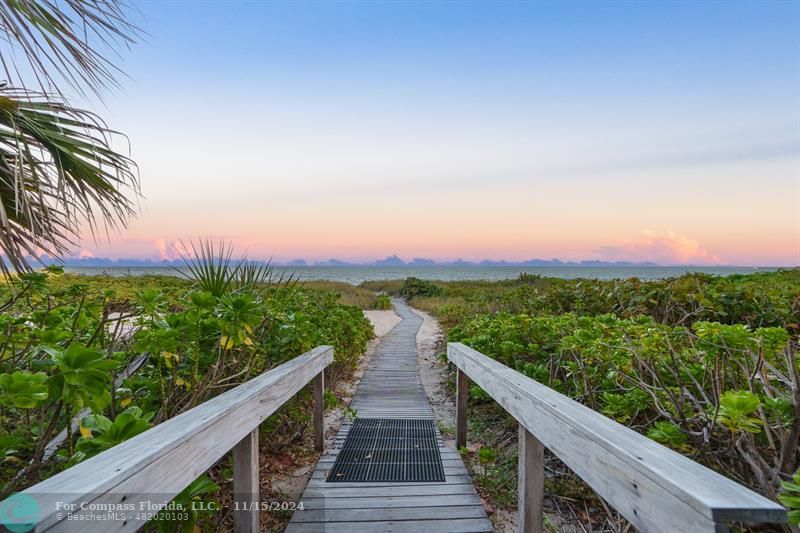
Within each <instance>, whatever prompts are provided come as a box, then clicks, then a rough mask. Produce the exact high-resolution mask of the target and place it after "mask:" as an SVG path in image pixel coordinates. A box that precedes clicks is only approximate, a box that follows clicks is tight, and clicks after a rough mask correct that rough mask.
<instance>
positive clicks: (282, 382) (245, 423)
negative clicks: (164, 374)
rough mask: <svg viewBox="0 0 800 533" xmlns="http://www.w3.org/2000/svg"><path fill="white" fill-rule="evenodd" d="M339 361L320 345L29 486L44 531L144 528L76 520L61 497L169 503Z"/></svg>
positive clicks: (135, 523) (137, 524)
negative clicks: (334, 362)
mask: <svg viewBox="0 0 800 533" xmlns="http://www.w3.org/2000/svg"><path fill="white" fill-rule="evenodd" d="M332 361H333V348H332V347H330V346H320V347H317V348H315V349H313V350H311V351H309V352H307V353H305V354H303V355H301V356H299V357H296V358H294V359H292V360H290V361H288V362H286V363H284V364H282V365H280V366H279V367H277V368H275V369H273V370H270V371H269V372H266V373H264V374H262V375H260V376H258V377H256V378H254V379H252V380H250V381H248V382H247V383H244V384H242V385H240V386H238V387H236V388H234V389H231V390H229V391H227V392H225V393H223V394H221V395H219V396H217V397H216V398H213V399H211V400H209V401H207V402H205V403H202V404H201V405H198V406H197V407H195V408H194V409H190V410H189V411H186V412H184V413H181V414H180V415H178V416H176V417H174V418H171V419H169V420H167V421H165V422H163V423H161V424H158V425H157V426H155V427H154V428H152V429H150V430H148V431H145V432H144V433H142V434H140V435H137V436H136V437H134V438H132V439H130V440H127V441H125V442H123V443H121V444H119V445H117V446H115V447H113V448H112V449H110V450H108V451H105V452H103V453H101V454H99V455H97V456H95V457H92V458H91V459H88V460H86V461H84V462H82V463H79V464H77V465H76V466H74V467H72V468H70V469H68V470H65V471H64V472H61V473H59V474H56V475H55V476H53V477H51V478H49V479H46V480H45V481H42V482H41V483H38V484H36V485H34V486H33V487H30V488H28V489H27V490H25V491H24V493H25V494H28V495H30V496H32V497H33V498H34V499H35V500H36V502H37V503H38V505H39V508H40V509H41V515H40V516H41V518H40V520H39V522H38V523H37V525H36V531H37V532H38V531H46V530H48V529H51V528H52V529H54V530H57V531H60V532H61V531H65V532H72V531H76V532H77V531H81V532H93V531H98V532H104V533H106V532H108V533H111V532H115V531H136V530H137V529H138V528H140V527H141V526H142V525H143V522H141V521H137V520H136V517H135V515H134V517H133V518H131V519H128V520H125V521H94V522H89V521H82V520H69V519H68V517H69V515H70V513H65V512H63V510H59V506H58V504H59V503H60V504H61V505H62V508H63V505H65V504H70V505H76V506H78V508H79V506H80V504H81V503H84V502H86V503H87V504H120V503H137V502H151V503H152V504H153V508H152V509H151V510H152V511H155V510H157V509H158V508H160V507H162V506H163V505H165V504H166V503H167V501H169V499H171V498H173V497H174V496H175V495H176V494H178V493H179V492H180V491H181V490H183V489H184V488H185V487H186V486H187V485H189V483H191V482H192V481H194V480H195V479H196V478H197V477H198V476H200V475H201V474H202V473H204V472H205V471H206V470H208V468H209V467H211V466H212V465H213V464H214V463H215V462H217V461H218V460H219V459H220V458H221V457H222V456H223V455H224V454H226V453H227V452H228V451H229V450H231V449H232V448H233V447H234V446H235V445H236V444H237V443H239V442H240V441H241V440H242V439H243V438H244V437H245V436H247V434H249V433H250V432H251V431H253V430H254V429H255V428H257V427H258V425H259V424H260V423H261V422H262V421H263V420H265V419H266V418H267V417H268V416H270V415H271V414H272V413H274V412H275V411H276V410H277V409H278V408H280V406H281V405H283V404H284V403H285V402H286V401H287V400H289V399H290V398H292V396H294V395H295V394H296V393H297V392H298V391H299V390H300V389H302V388H303V387H304V386H305V385H306V384H307V383H308V382H309V381H311V380H312V379H313V378H314V377H315V376H316V375H317V374H319V373H320V372H322V370H323V369H324V368H325V367H326V366H328V365H329V364H330V363H331V362H332Z"/></svg>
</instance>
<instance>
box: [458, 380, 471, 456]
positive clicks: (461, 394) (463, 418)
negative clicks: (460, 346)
mask: <svg viewBox="0 0 800 533" xmlns="http://www.w3.org/2000/svg"><path fill="white" fill-rule="evenodd" d="M467 400H469V378H468V377H467V375H466V374H465V373H464V372H463V371H462V370H461V369H460V368H459V369H458V370H457V371H456V449H457V450H460V449H461V448H463V447H465V446H466V445H467Z"/></svg>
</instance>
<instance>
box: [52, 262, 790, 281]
mask: <svg viewBox="0 0 800 533" xmlns="http://www.w3.org/2000/svg"><path fill="white" fill-rule="evenodd" d="M65 270H66V271H67V272H73V273H75V274H84V275H110V276H144V275H167V276H176V275H179V274H178V273H177V272H176V271H175V270H174V269H172V268H170V267H166V266H164V267H117V266H115V267H65ZM775 270H778V268H771V267H641V266H639V267H637V266H631V267H612V266H609V267H591V266H563V267H549V266H548V267H512V266H492V267H483V266H466V267H457V266H419V267H414V266H299V267H275V272H276V274H277V275H280V274H283V275H286V276H288V275H290V274H293V275H294V276H295V277H297V278H299V279H301V280H330V281H343V282H345V283H352V284H354V285H357V284H359V283H361V282H363V281H370V280H386V279H405V278H407V277H411V276H414V277H417V278H423V279H430V280H441V281H455V280H488V281H498V280H503V279H513V278H516V277H517V276H519V275H520V274H521V273H523V272H524V273H526V274H535V275H539V276H548V277H554V278H564V279H575V278H589V279H621V278H640V279H645V280H649V279H662V278H671V277H675V276H680V275H681V274H685V273H687V272H704V273H707V274H714V275H718V276H728V275H731V274H752V273H753V272H770V271H775Z"/></svg>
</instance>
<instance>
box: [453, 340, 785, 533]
mask: <svg viewBox="0 0 800 533" xmlns="http://www.w3.org/2000/svg"><path fill="white" fill-rule="evenodd" d="M447 358H448V360H449V361H450V362H451V363H453V364H454V365H455V366H456V367H457V368H458V376H457V380H456V381H457V393H456V395H457V399H456V407H457V416H456V446H457V447H459V448H461V447H463V446H464V445H465V444H466V437H467V424H466V410H467V397H468V389H469V382H468V378H469V379H471V380H472V381H474V382H475V383H477V384H478V385H479V386H480V387H481V388H482V389H483V390H484V391H486V393H487V394H488V395H489V396H491V397H492V398H493V399H494V400H495V401H496V402H497V403H498V404H500V405H501V406H502V407H503V408H504V409H505V410H506V411H508V413H509V414H511V416H513V417H514V418H515V419H516V420H517V422H519V471H518V476H519V530H520V531H524V532H540V531H542V498H543V495H544V463H543V452H544V448H545V447H546V448H547V449H549V450H550V451H551V452H553V454H555V455H556V456H557V457H558V458H559V459H561V461H563V462H564V464H566V465H567V466H568V467H569V468H571V469H572V470H573V471H574V472H575V473H576V474H577V475H578V476H580V477H581V478H582V479H583V480H584V481H585V482H586V483H587V484H588V485H589V486H591V487H592V489H594V491H595V492H596V493H597V494H598V495H599V496H601V497H602V498H604V499H605V500H606V501H607V502H609V503H610V504H611V505H612V506H613V507H614V508H616V510H617V511H618V512H619V513H620V514H621V515H622V516H624V517H625V518H626V519H628V520H629V521H630V522H631V524H632V525H633V526H634V527H636V528H637V529H638V530H640V531H678V532H682V533H689V532H692V533H693V532H709V531H715V532H720V531H726V530H727V527H726V525H725V524H726V523H730V522H745V523H765V522H766V523H783V522H785V521H786V511H785V510H784V508H783V507H781V506H780V505H778V504H777V503H775V502H773V501H771V500H769V499H767V498H765V497H763V496H761V495H759V494H756V493H755V492H753V491H751V490H749V489H747V488H745V487H743V486H742V485H739V484H738V483H736V482H734V481H731V480H730V479H728V478H726V477H724V476H721V475H719V474H717V473H716V472H713V471H711V470H709V469H708V468H706V467H704V466H702V465H700V464H698V463H696V462H694V461H692V460H690V459H688V458H687V457H684V456H683V455H681V454H679V453H676V452H674V451H672V450H670V449H669V448H666V447H664V446H661V445H660V444H658V443H656V442H654V441H652V440H651V439H649V438H647V437H645V436H644V435H641V434H639V433H637V432H635V431H633V430H632V429H630V428H627V427H625V426H623V425H621V424H618V423H617V422H615V421H613V420H611V419H609V418H607V417H605V416H603V415H601V414H600V413H598V412H596V411H593V410H592V409H590V408H588V407H586V406H584V405H582V404H580V403H578V402H576V401H574V400H571V399H569V398H567V397H566V396H564V395H563V394H560V393H558V392H556V391H554V390H552V389H550V388H548V387H546V386H544V385H542V384H541V383H539V382H537V381H535V380H533V379H530V378H528V377H526V376H524V375H523V374H520V373H519V372H516V371H514V370H513V369H511V368H508V367H507V366H504V365H502V364H500V363H498V362H497V361H495V360H494V359H491V358H489V357H486V356H485V355H483V354H481V353H480V352H477V351H475V350H473V349H472V348H469V347H467V346H465V345H463V344H461V343H449V344H448V345H447Z"/></svg>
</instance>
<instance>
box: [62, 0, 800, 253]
mask: <svg viewBox="0 0 800 533" xmlns="http://www.w3.org/2000/svg"><path fill="white" fill-rule="evenodd" d="M137 6H138V9H139V11H138V12H137V13H135V14H134V16H133V19H134V21H135V22H136V23H137V24H138V25H139V26H141V27H142V29H143V30H144V31H146V32H147V35H146V37H145V39H144V42H142V43H140V44H137V45H135V46H133V47H132V48H131V49H130V51H127V50H126V51H122V52H120V58H119V60H118V61H117V63H118V64H119V66H120V67H121V68H122V70H124V72H125V73H126V77H125V78H121V80H120V81H121V85H122V87H121V89H120V90H117V91H112V92H110V93H107V94H106V95H105V97H104V99H103V101H102V102H100V101H96V100H91V101H89V102H87V104H86V105H87V106H88V107H90V108H91V109H94V110H95V111H97V112H98V113H100V114H101V115H102V116H103V117H104V118H105V119H106V121H107V122H108V123H109V125H110V126H112V127H114V128H115V129H118V130H120V131H122V132H125V133H126V134H127V135H128V137H129V139H130V144H131V155H132V156H133V158H134V159H135V160H136V161H137V162H138V164H139V167H140V175H141V183H142V195H143V196H142V198H141V199H140V201H139V205H140V213H139V215H138V217H137V218H136V219H135V220H133V221H131V223H130V225H129V227H128V228H127V229H125V230H122V231H120V232H117V233H114V234H112V235H111V237H110V239H105V238H103V237H101V238H100V239H99V240H97V241H94V240H92V239H91V238H88V237H87V238H86V239H85V240H84V241H83V242H82V243H81V246H80V248H79V249H76V254H78V255H83V256H98V257H99V256H102V257H112V258H125V257H136V258H154V259H159V258H162V259H172V258H175V256H176V254H177V250H178V249H179V245H178V243H179V241H180V240H181V239H183V240H188V239H197V238H201V237H217V238H225V239H226V240H228V241H229V242H232V243H234V244H235V245H236V246H237V247H239V248H240V249H242V250H247V252H248V254H249V255H250V256H251V257H254V258H266V257H272V258H274V259H275V260H279V261H282V260H290V259H295V258H304V259H306V260H312V261H313V260H318V259H326V258H331V257H335V258H339V259H343V260H351V261H358V260H371V259H375V258H381V257H385V256H388V255H391V254H398V255H399V256H401V257H403V258H407V259H410V258H413V257H429V258H434V259H438V260H450V259H456V258H463V259H467V260H474V259H484V258H492V259H501V258H502V259H509V260H521V259H528V258H560V259H563V260H581V259H601V260H629V261H655V262H659V263H664V264H736V265H763V266H768V265H797V264H800V2H793V1H788V0H787V1H758V2H737V1H726V2H715V1H682V2H669V1H660V2H644V1H642V2H632V1H619V2H606V1H602V0H592V1H588V2H577V1H575V2H569V1H564V2H561V1H559V2H525V3H521V2H468V1H464V2H401V1H393V2H281V3H267V2H249V3H238V2H233V1H231V2H193V3H189V2H140V3H137Z"/></svg>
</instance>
